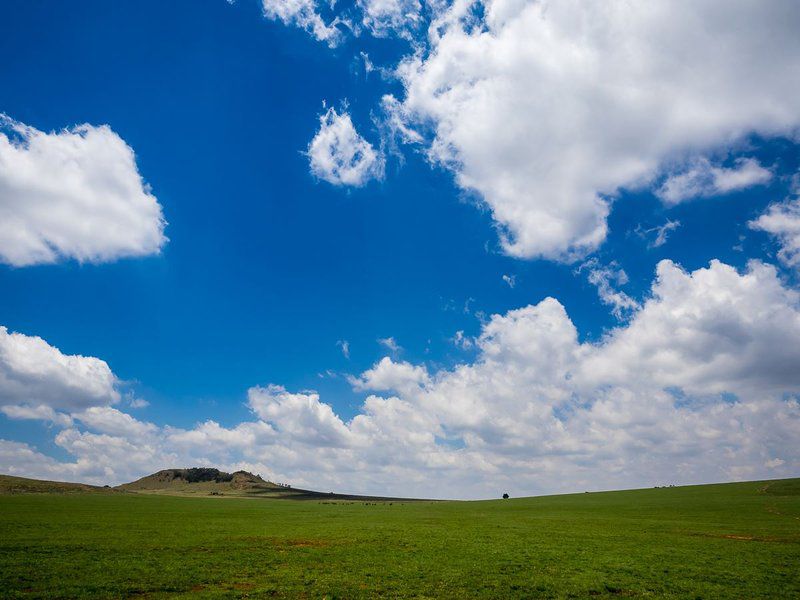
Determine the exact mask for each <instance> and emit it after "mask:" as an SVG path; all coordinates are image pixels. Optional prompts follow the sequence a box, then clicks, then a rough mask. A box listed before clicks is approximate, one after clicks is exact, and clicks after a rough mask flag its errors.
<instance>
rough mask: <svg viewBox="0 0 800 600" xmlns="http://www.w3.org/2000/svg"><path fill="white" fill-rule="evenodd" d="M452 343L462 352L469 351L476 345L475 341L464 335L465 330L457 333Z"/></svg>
mask: <svg viewBox="0 0 800 600" xmlns="http://www.w3.org/2000/svg"><path fill="white" fill-rule="evenodd" d="M451 341H452V342H453V345H454V346H455V347H456V348H461V349H462V350H469V349H470V348H472V347H473V346H474V345H475V340H474V339H473V338H471V337H469V336H467V335H464V331H463V330H458V331H456V334H455V335H454V336H453V339H452V340H451Z"/></svg>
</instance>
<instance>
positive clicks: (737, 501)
mask: <svg viewBox="0 0 800 600" xmlns="http://www.w3.org/2000/svg"><path fill="white" fill-rule="evenodd" d="M0 596H2V597H10V598H16V597H52V598H66V597H69V598H73V597H81V596H85V597H89V596H92V597H125V596H137V597H151V598H159V597H165V596H186V597H190V596H191V597H197V596H201V597H202V596H206V597H289V598H295V597H300V598H326V597H327V598H362V597H363V598H375V597H385V598H400V597H402V598H517V597H526V598H597V597H600V598H602V597H608V598H611V597H639V596H642V597H675V598H798V597H800V480H784V481H776V482H751V483H736V484H725V485H709V486H693V487H679V488H662V489H646V490H635V491H622V492H605V493H592V494H574V495H565V496H549V497H539V498H522V499H511V500H507V501H502V500H496V501H485V502H430V503H429V502H409V503H401V502H397V501H394V502H391V503H389V502H386V503H381V502H367V503H363V502H345V501H342V502H324V501H316V500H312V501H292V500H271V499H252V498H213V497H212V498H189V497H183V498H181V497H167V496H157V495H141V494H130V493H122V492H120V493H113V494H102V493H100V494H97V493H85V494H74V493H73V494H16V495H0Z"/></svg>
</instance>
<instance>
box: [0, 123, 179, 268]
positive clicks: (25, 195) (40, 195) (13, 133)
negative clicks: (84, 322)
mask: <svg viewBox="0 0 800 600" xmlns="http://www.w3.org/2000/svg"><path fill="white" fill-rule="evenodd" d="M164 226H165V221H164V217H163V214H162V211H161V206H160V205H159V204H158V201H157V200H156V198H155V196H153V194H152V193H151V192H150V189H149V187H148V186H147V185H146V184H145V183H144V182H143V181H142V178H141V176H140V175H139V171H138V169H137V167H136V158H135V156H134V153H133V150H132V149H131V148H130V146H128V145H127V144H126V143H125V142H124V141H123V140H122V139H121V138H120V137H119V136H118V135H117V134H116V133H114V132H113V131H112V130H111V129H110V128H109V127H108V126H106V125H102V126H100V127H94V126H92V125H79V126H76V127H73V128H71V129H65V130H62V131H60V132H54V133H45V132H42V131H39V130H37V129H34V128H33V127H29V126H27V125H24V124H22V123H19V122H17V121H14V120H13V119H10V118H8V117H7V116H5V115H1V114H0V262H4V263H7V264H10V265H14V266H28V265H34V264H41V263H53V262H56V261H58V260H61V259H68V258H74V259H76V260H78V261H81V262H92V263H98V262H106V261H112V260H115V259H118V258H122V257H131V256H144V255H148V254H157V253H158V252H159V251H160V249H161V247H162V246H163V245H164V244H165V243H166V242H167V238H166V237H164Z"/></svg>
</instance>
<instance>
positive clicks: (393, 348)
mask: <svg viewBox="0 0 800 600" xmlns="http://www.w3.org/2000/svg"><path fill="white" fill-rule="evenodd" d="M378 343H379V344H380V345H381V346H383V347H384V348H386V349H387V350H388V351H389V352H391V353H393V354H397V353H398V352H400V351H401V350H402V349H403V347H402V346H400V344H398V343H397V341H396V340H395V339H394V338H393V337H387V338H378Z"/></svg>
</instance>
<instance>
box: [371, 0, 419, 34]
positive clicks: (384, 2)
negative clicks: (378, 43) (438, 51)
mask: <svg viewBox="0 0 800 600" xmlns="http://www.w3.org/2000/svg"><path fill="white" fill-rule="evenodd" d="M356 4H357V6H358V7H359V8H360V9H361V20H362V24H363V25H364V27H366V28H367V29H368V30H369V31H370V32H371V33H372V35H375V36H378V37H383V36H387V35H389V34H396V35H400V36H401V37H409V36H410V34H411V31H412V30H413V29H415V28H416V27H417V26H418V25H419V24H420V23H421V21H422V14H421V12H422V6H421V5H420V3H419V0H356Z"/></svg>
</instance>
